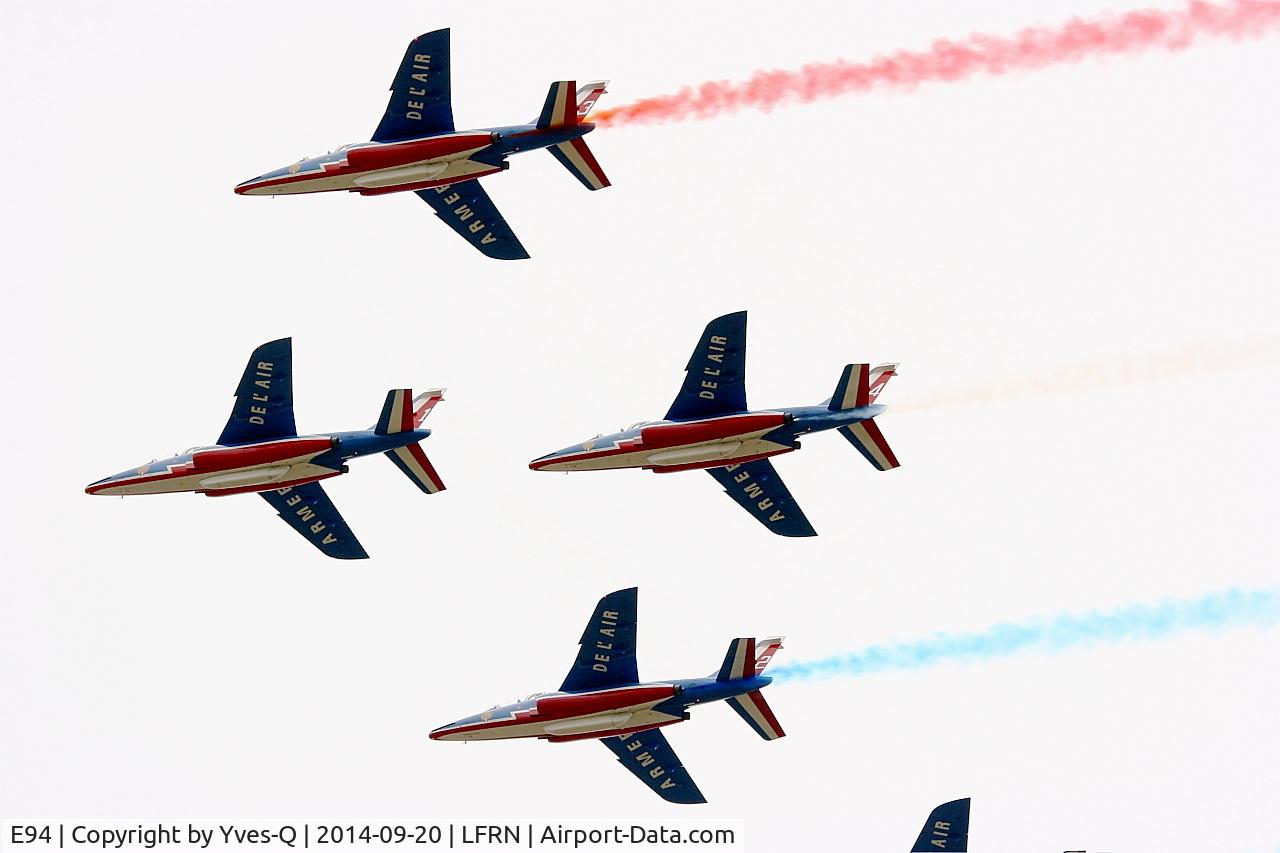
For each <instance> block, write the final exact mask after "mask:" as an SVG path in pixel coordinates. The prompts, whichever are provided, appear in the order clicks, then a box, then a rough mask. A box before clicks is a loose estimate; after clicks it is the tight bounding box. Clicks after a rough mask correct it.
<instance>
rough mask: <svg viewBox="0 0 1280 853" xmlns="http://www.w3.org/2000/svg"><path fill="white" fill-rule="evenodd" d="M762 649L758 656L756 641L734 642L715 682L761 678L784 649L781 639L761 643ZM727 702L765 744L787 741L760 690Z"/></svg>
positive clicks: (739, 640)
mask: <svg viewBox="0 0 1280 853" xmlns="http://www.w3.org/2000/svg"><path fill="white" fill-rule="evenodd" d="M761 648H762V649H763V651H762V652H760V653H757V652H756V641H755V638H754V637H740V638H738V639H736V640H734V641H733V642H732V643H730V644H729V651H728V652H727V653H725V656H724V663H723V664H721V665H720V671H719V672H718V673H717V674H716V681H734V680H736V679H740V678H752V677H754V676H757V675H760V674H761V673H763V672H764V669H765V667H766V666H768V665H769V660H770V659H771V658H772V657H773V654H774V652H776V651H777V650H778V649H780V648H782V638H781V637H769V638H768V639H766V640H762V641H761ZM726 701H728V703H729V706H730V707H732V708H733V710H735V711H737V712H738V716H739V717H741V718H742V719H743V720H744V721H745V722H746V724H747V725H748V726H751V728H752V729H753V730H754V731H755V733H756V734H758V735H760V737H762V738H764V739H765V740H777V739H778V738H780V737H786V734H787V733H786V732H784V731H783V730H782V726H781V725H779V724H778V718H777V717H775V716H774V715H773V710H772V709H771V708H770V707H769V703H768V702H766V701H765V700H764V694H763V693H761V692H760V691H759V690H752V691H751V692H750V693H744V694H743V695H741V696H730V697H729V698H728V700H726Z"/></svg>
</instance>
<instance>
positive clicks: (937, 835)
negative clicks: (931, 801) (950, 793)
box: [911, 797, 969, 853]
mask: <svg viewBox="0 0 1280 853" xmlns="http://www.w3.org/2000/svg"><path fill="white" fill-rule="evenodd" d="M968 849H969V798H968V797H965V798H964V799H963V800H952V801H951V802H949V803H943V804H942V805H940V806H938V807H937V808H936V809H934V810H933V811H932V812H930V813H929V819H928V820H926V821H925V822H924V828H923V829H921V830H920V837H919V838H917V839H916V843H915V846H914V847H912V848H911V853H935V851H945V853H953V852H954V853H966V851H967V850H968Z"/></svg>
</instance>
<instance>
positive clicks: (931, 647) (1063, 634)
mask: <svg viewBox="0 0 1280 853" xmlns="http://www.w3.org/2000/svg"><path fill="white" fill-rule="evenodd" d="M1277 622H1280V589H1261V590H1240V589H1231V590H1226V591H1225V592H1218V593H1214V594H1212V595H1207V596H1205V597H1204V598H1195V599H1189V600H1180V601H1179V600H1173V601H1161V602H1158V603H1156V604H1131V605H1128V606H1126V607H1121V608H1119V609H1116V610H1107V611H1096V610H1095V611H1093V612H1090V613H1068V614H1063V615H1061V616H1055V617H1053V618H1051V619H1047V620H1036V621H1031V622H1025V623H1022V624H1015V623H1009V622H1005V623H1001V624H999V625H994V626H992V627H991V628H988V629H987V630H986V631H983V632H981V633H977V634H935V635H934V636H932V637H929V638H928V639H924V640H914V641H907V642H901V643H890V644H887V645H877V646H870V647H868V648H865V649H862V650H861V651H856V652H850V653H848V654H843V655H835V656H833V657H828V658H820V659H818V660H813V661H798V662H796V663H791V664H784V665H783V666H780V667H778V669H777V670H775V671H774V672H773V673H771V674H772V675H773V680H774V681H797V680H801V679H810V678H834V677H836V676H857V675H866V674H868V673H872V672H883V671H885V670H895V669H897V670H901V669H920V668H923V667H928V666H935V665H937V664H941V663H946V662H949V661H976V660H988V659H991V658H1001V657H1009V656H1010V655H1015V654H1018V653H1020V652H1031V651H1036V652H1060V651H1065V650H1067V649H1075V648H1085V647H1088V646H1094V645H1098V644H1100V643H1119V642H1125V641H1135V640H1160V639H1164V638H1166V637H1172V636H1175V635H1177V634H1184V633H1187V632H1190V631H1215V630H1223V629H1227V628H1245V627H1271V626H1273V625H1275V624H1277Z"/></svg>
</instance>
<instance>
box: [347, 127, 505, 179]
mask: <svg viewBox="0 0 1280 853" xmlns="http://www.w3.org/2000/svg"><path fill="white" fill-rule="evenodd" d="M492 141H493V140H492V138H491V137H490V136H489V134H487V133H470V134H466V135H464V136H438V137H435V138H432V139H418V140H414V141H413V142H396V143H393V144H390V145H375V146H370V147H368V148H352V149H351V150H350V151H348V152H347V163H348V164H350V169H349V170H346V171H357V172H372V171H374V170H377V169H390V168H391V167H392V166H403V165H405V164H407V163H417V162H420V161H422V160H436V159H439V158H440V157H448V156H449V155H450V154H457V153H459V152H462V151H468V150H470V149H472V148H481V147H483V146H485V145H488V144H489V143H490V142H492Z"/></svg>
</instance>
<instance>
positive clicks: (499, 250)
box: [416, 179, 529, 261]
mask: <svg viewBox="0 0 1280 853" xmlns="http://www.w3.org/2000/svg"><path fill="white" fill-rule="evenodd" d="M416 195H417V196H418V198H420V199H422V200H423V201H425V202H426V203H427V204H429V205H431V209H432V210H434V211H435V212H436V216H438V217H440V220H441V221H442V222H443V223H444V224H445V225H448V226H449V227H450V228H452V229H453V230H454V231H455V232H457V234H458V236H459V237H461V238H462V239H464V240H466V241H467V242H468V243H470V244H471V245H472V246H474V247H475V248H476V249H477V250H479V251H480V252H481V253H483V254H485V255H488V256H489V257H491V258H496V259H498V260H500V261H519V260H524V259H525V258H527V257H529V253H528V252H526V251H525V250H524V246H522V245H520V240H519V239H517V238H516V235H515V232H514V231H512V230H511V227H510V226H509V225H507V221H506V220H505V219H503V218H502V214H500V213H498V208H497V206H496V205H495V204H494V203H493V200H492V199H490V198H489V194H488V193H486V192H485V191H484V188H483V187H481V186H480V182H479V181H478V180H474V179H473V180H470V181H462V182H461V183H457V184H449V185H448V186H443V187H432V188H431V189H426V190H417V191H416Z"/></svg>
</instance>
